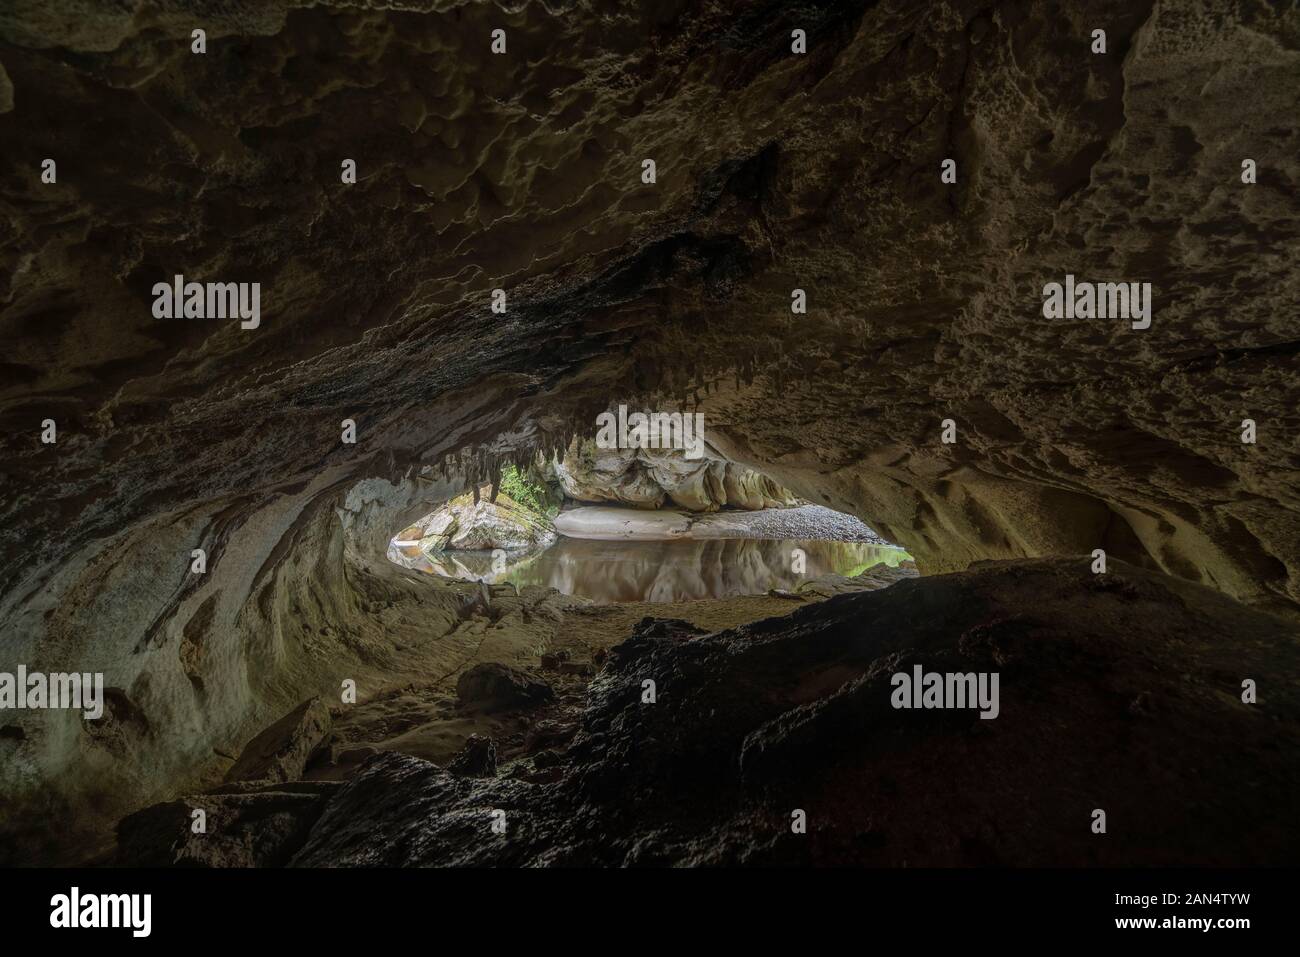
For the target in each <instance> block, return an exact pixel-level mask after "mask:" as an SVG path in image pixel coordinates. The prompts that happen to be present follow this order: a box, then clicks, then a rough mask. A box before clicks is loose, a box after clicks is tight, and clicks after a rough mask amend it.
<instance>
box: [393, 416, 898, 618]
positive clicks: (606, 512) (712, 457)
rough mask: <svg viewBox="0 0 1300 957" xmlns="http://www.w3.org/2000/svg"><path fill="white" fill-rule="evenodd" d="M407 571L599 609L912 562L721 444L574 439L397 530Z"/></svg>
mask: <svg viewBox="0 0 1300 957" xmlns="http://www.w3.org/2000/svg"><path fill="white" fill-rule="evenodd" d="M388 558H389V560H390V561H392V562H394V563H395V564H398V565H401V566H403V567H405V568H408V569H413V570H417V571H420V572H424V573H428V574H430V575H433V576H436V577H439V578H443V579H451V580H455V581H461V582H481V583H484V584H487V585H499V584H509V585H513V586H514V587H515V588H516V590H518V589H522V588H527V587H529V586H540V587H543V588H553V589H555V590H556V591H559V592H561V593H562V594H565V595H572V596H577V597H580V598H584V599H587V600H590V601H592V602H594V603H597V604H610V603H624V602H654V603H672V602H683V601H700V600H718V599H728V598H735V597H741V596H753V595H767V594H774V595H791V596H798V595H799V594H800V593H801V592H805V591H808V590H810V589H812V590H817V589H821V590H823V591H824V590H827V589H829V590H831V591H840V590H851V589H852V588H853V587H854V584H855V583H856V582H857V581H858V580H860V579H863V578H864V576H869V575H870V574H871V570H872V569H874V568H877V567H879V566H884V567H886V568H900V567H902V568H904V569H905V570H910V569H912V568H914V563H913V562H912V559H911V556H910V555H909V554H908V553H907V552H906V551H905V550H904V549H903V548H901V547H900V546H898V545H896V544H894V543H892V542H889V541H887V540H886V539H884V538H883V537H881V536H880V535H879V534H877V533H876V532H875V531H874V530H873V529H872V528H871V527H869V526H868V525H866V524H865V523H863V522H862V521H861V520H860V519H858V518H857V517H855V516H852V515H848V514H845V513H842V512H838V511H835V510H834V509H831V508H829V507H827V506H825V505H820V504H816V503H813V502H809V501H807V500H805V499H802V498H800V497H798V496H797V495H795V494H794V493H793V492H791V491H790V490H789V489H787V488H785V487H784V486H782V485H781V484H779V483H778V482H776V481H774V480H773V479H771V478H769V477H768V476H766V475H764V474H763V473H762V472H760V471H757V470H755V469H753V468H751V467H749V466H746V465H743V464H740V463H737V462H733V461H731V460H729V459H727V458H725V457H724V456H723V455H721V454H720V453H718V452H717V451H716V450H714V449H712V448H709V449H708V450H707V453H706V454H704V455H702V456H698V457H691V456H688V455H685V454H684V453H683V452H682V451H680V450H673V449H662V450H660V449H645V448H633V449H618V448H615V449H605V448H600V447H598V446H597V444H595V443H593V442H592V441H590V440H581V439H575V440H574V441H573V442H571V443H570V444H569V446H568V447H567V448H566V449H565V450H564V451H563V452H562V453H558V454H552V455H550V456H545V455H540V454H539V455H537V456H536V457H534V458H533V459H531V460H529V461H527V462H525V463H524V464H523V465H522V466H517V465H508V466H505V467H504V468H503V469H502V470H501V473H500V476H499V477H498V478H497V479H496V481H495V482H486V483H476V484H474V485H472V486H471V488H470V489H469V490H468V491H465V492H463V493H462V494H460V495H457V496H454V497H452V498H450V499H447V500H445V501H442V502H440V503H439V504H438V505H437V507H436V508H433V509H432V510H430V511H429V512H428V513H427V514H425V515H423V516H422V517H421V518H419V519H418V520H416V521H414V522H411V523H410V524H407V525H406V526H404V527H403V528H402V529H400V530H397V531H396V532H395V533H394V534H393V536H392V538H391V539H390V541H389V543H388Z"/></svg>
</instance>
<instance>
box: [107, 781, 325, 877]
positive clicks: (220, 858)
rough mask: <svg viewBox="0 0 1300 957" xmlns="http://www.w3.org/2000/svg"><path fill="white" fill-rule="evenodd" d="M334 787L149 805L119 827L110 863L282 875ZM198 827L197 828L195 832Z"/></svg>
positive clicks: (270, 788)
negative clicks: (279, 870)
mask: <svg viewBox="0 0 1300 957" xmlns="http://www.w3.org/2000/svg"><path fill="white" fill-rule="evenodd" d="M341 786H342V785H340V784H339V783H338V782H333V781H315V782H305V781H299V782H296V783H293V784H272V785H264V786H261V787H253V788H249V787H248V786H246V785H244V786H241V785H238V784H236V785H227V786H225V787H223V788H216V789H214V790H212V791H209V792H207V793H205V794H198V795H192V796H188V797H183V798H180V799H178V800H175V801H167V802H165V803H163V804H154V805H152V806H150V807H146V808H144V809H142V810H140V811H136V812H135V813H134V814H131V815H129V816H127V817H125V818H123V819H122V820H121V821H120V822H119V823H118V825H117V852H116V855H115V859H114V863H116V864H117V865H119V866H123V867H169V866H177V865H179V866H189V867H281V866H283V865H285V864H287V863H288V861H289V858H290V857H292V856H293V854H294V853H295V852H297V850H298V848H300V847H301V846H302V845H303V843H304V842H305V841H306V840H307V835H308V834H309V833H310V832H311V828H312V825H313V824H315V823H316V819H317V818H319V817H320V815H321V812H322V811H323V810H324V809H325V805H326V804H327V803H328V801H329V799H330V797H331V796H332V795H333V794H334V793H335V792H336V791H337V790H338V789H339V788H340V787H341ZM196 812H202V813H201V814H198V813H196ZM200 820H201V821H202V828H201V829H200V830H198V831H197V832H196V827H197V826H198V822H199V821H200Z"/></svg>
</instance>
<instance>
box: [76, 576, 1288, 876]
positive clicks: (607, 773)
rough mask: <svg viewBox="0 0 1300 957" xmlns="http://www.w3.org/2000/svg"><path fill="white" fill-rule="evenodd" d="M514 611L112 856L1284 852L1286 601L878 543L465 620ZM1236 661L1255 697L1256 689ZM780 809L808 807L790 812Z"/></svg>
mask: <svg viewBox="0 0 1300 957" xmlns="http://www.w3.org/2000/svg"><path fill="white" fill-rule="evenodd" d="M449 587H450V586H449ZM792 608H793V610H792ZM511 616H515V617H518V618H519V619H521V620H522V619H525V618H531V619H533V620H536V619H537V618H541V617H548V618H549V620H550V621H551V622H552V623H556V624H559V625H560V626H561V627H557V628H555V630H554V635H555V641H554V643H553V644H550V645H549V646H548V647H546V648H534V649H532V650H531V651H525V650H524V649H522V648H520V647H519V646H518V643H516V645H515V648H516V654H515V655H513V656H510V655H503V654H495V655H494V654H490V653H489V654H483V653H480V654H479V655H477V656H476V657H477V659H478V660H479V663H478V664H476V665H473V666H469V667H466V668H465V669H463V670H461V671H460V672H459V674H458V675H457V676H456V677H455V680H454V681H453V680H452V677H451V676H448V678H447V679H444V680H442V681H437V682H432V683H429V684H424V685H410V686H404V687H397V688H390V689H388V690H386V691H385V692H383V693H381V694H379V695H376V696H375V697H372V698H370V699H369V700H366V701H364V702H362V703H361V704H359V705H357V706H355V707H351V708H337V707H336V708H327V707H325V705H324V704H323V703H321V701H320V700H319V699H313V700H311V701H308V702H304V704H303V705H302V706H301V707H300V708H298V709H296V710H295V711H294V712H293V713H291V714H289V715H287V716H286V717H285V718H284V719H282V720H281V721H279V722H277V723H276V724H275V725H273V726H272V727H271V728H268V729H267V730H266V731H265V732H263V733H262V734H261V735H259V736H258V737H257V738H256V739H254V740H253V741H252V742H250V743H249V745H248V746H247V747H246V749H245V751H244V754H243V755H242V756H241V757H240V759H239V760H238V761H237V762H236V763H235V764H234V765H230V766H229V770H228V771H227V772H226V777H227V778H228V780H227V781H226V782H225V783H223V784H221V785H218V786H216V787H213V788H209V789H206V790H201V791H197V792H195V793H188V794H185V795H184V796H181V797H179V798H177V799H176V800H173V801H168V802H164V803H161V804H157V805H154V806H151V807H148V808H145V809H144V810H141V811H139V812H136V813H134V814H132V815H130V816H128V817H126V818H125V819H124V820H123V821H121V823H120V824H119V825H118V828H117V836H118V843H117V847H116V849H115V850H114V851H113V852H112V853H111V854H108V855H105V856H104V857H103V858H102V859H101V862H103V863H114V864H124V865H155V866H164V865H173V864H176V865H201V866H212V865H220V866H280V865H289V866H342V865H382V866H405V865H683V864H691V865H698V864H854V865H863V864H865V865H902V866H920V865H988V864H993V865H1048V864H1052V865H1107V864H1110V865H1115V864H1120V865H1124V864H1147V865H1150V864H1180V863H1197V864H1273V863H1282V862H1286V861H1291V860H1294V859H1295V857H1296V855H1297V853H1298V852H1300V835H1298V834H1297V830H1296V828H1295V826H1294V821H1293V820H1292V819H1291V815H1292V812H1293V809H1294V806H1295V804H1294V798H1295V796H1296V795H1297V794H1300V762H1297V759H1296V755H1297V754H1300V644H1298V643H1297V638H1296V630H1295V627H1294V624H1293V623H1292V622H1290V621H1288V620H1286V619H1283V618H1278V617H1275V616H1272V615H1270V614H1267V613H1264V612H1259V611H1254V610H1249V609H1246V608H1243V607H1242V606H1240V605H1238V604H1237V603H1235V602H1232V601H1231V600H1230V599H1227V598H1224V597H1223V596H1221V595H1219V594H1217V593H1215V592H1213V591H1211V590H1209V589H1207V588H1204V587H1202V586H1198V585H1193V584H1189V583H1185V582H1179V581H1177V580H1175V579H1172V578H1169V577H1167V576H1162V575H1160V574H1158V573H1153V572H1150V571H1147V570H1143V569H1138V568H1135V567H1131V566H1126V565H1122V564H1121V565H1118V566H1116V567H1114V568H1112V569H1111V570H1110V571H1109V572H1107V573H1106V574H1104V575H1094V574H1093V573H1092V572H1091V570H1090V567H1089V563H1088V562H1087V561H1086V560H1083V559H1074V560H1072V559H1053V560H1037V561H1020V562H1004V561H998V562H985V563H979V564H977V565H976V566H974V567H973V568H971V569H970V570H968V571H966V572H961V573H956V574H949V575H941V576H934V577H925V578H917V577H915V570H914V569H912V568H910V567H909V568H900V569H885V568H884V567H883V566H877V567H876V568H875V569H873V570H871V571H870V572H868V573H866V574H864V575H863V576H862V577H861V578H860V579H857V580H843V579H841V580H838V581H829V582H819V583H816V584H814V585H812V586H811V587H810V588H809V589H808V590H807V591H806V592H805V593H804V594H802V595H798V596H795V595H785V596H773V595H769V596H762V597H754V598H745V599H736V600H732V601H712V602H695V603H687V604H684V605H678V606H671V605H667V606H666V605H658V606H647V605H625V606H603V607H596V606H584V605H582V604H580V603H575V602H572V601H571V600H567V599H564V598H563V596H557V595H556V594H555V593H553V592H546V593H543V590H541V589H538V590H537V592H536V593H533V594H529V593H527V592H526V593H525V594H524V595H523V596H520V597H519V598H514V597H513V596H512V595H511V594H510V590H509V589H501V588H498V589H494V590H492V589H485V590H483V601H482V604H481V605H480V606H478V607H477V609H476V610H475V612H474V613H473V614H472V615H471V616H470V617H471V618H472V619H476V620H479V621H480V623H481V624H482V625H483V630H484V633H485V641H486V636H487V635H489V634H490V633H491V632H492V630H493V628H496V629H502V621H503V618H505V617H511ZM493 617H496V618H497V622H496V624H495V625H493V624H491V623H490V622H491V619H492V618H493ZM480 651H482V649H480ZM491 658H496V659H497V660H495V661H492V660H486V659H491ZM913 664H923V665H924V666H925V667H926V668H927V669H939V670H949V671H963V672H964V671H996V672H999V673H1000V674H1001V705H1000V715H999V716H998V718H997V719H996V720H991V721H984V720H980V719H979V718H978V714H977V712H975V711H951V710H949V711H920V712H907V711H898V710H894V709H893V708H891V706H890V703H889V698H890V676H891V675H892V674H893V673H894V672H896V671H909V670H910V669H911V667H912V666H913ZM1245 678H1253V679H1254V680H1256V681H1257V683H1258V685H1259V689H1260V691H1259V700H1258V703H1256V704H1245V703H1243V702H1242V700H1241V696H1240V688H1241V683H1242V681H1243V679H1245ZM647 680H650V681H653V682H654V686H655V691H656V693H655V700H654V701H653V702H652V703H651V702H646V701H645V694H644V689H645V687H646V685H645V684H644V683H645V682H646V681H647ZM227 764H229V762H227ZM197 808H202V809H204V811H205V813H206V820H207V833H205V834H202V835H196V834H193V833H192V830H191V822H192V819H193V811H194V810H195V809H197ZM1098 808H1100V809H1104V810H1105V811H1106V813H1107V817H1108V822H1109V825H1108V831H1107V833H1105V834H1103V835H1098V834H1094V833H1093V832H1092V830H1091V829H1090V823H1091V820H1092V817H1091V816H1092V814H1093V811H1094V809H1098ZM796 809H800V810H803V811H805V812H806V815H807V833H806V834H795V833H793V832H792V830H791V827H790V822H791V815H792V813H793V812H794V810H796ZM497 822H501V823H503V824H504V833H498V832H497V831H496V830H494V823H497Z"/></svg>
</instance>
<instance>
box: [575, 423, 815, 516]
mask: <svg viewBox="0 0 1300 957" xmlns="http://www.w3.org/2000/svg"><path fill="white" fill-rule="evenodd" d="M550 471H551V474H552V475H554V476H555V479H556V481H557V482H558V483H559V485H560V488H561V489H563V491H564V495H565V497H567V498H570V499H573V500H574V501H578V502H616V503H618V504H619V505H629V506H631V507H633V508H644V509H658V508H663V507H665V506H668V507H673V506H675V507H677V508H684V509H686V510H688V511H691V512H716V511H718V510H719V509H722V508H732V509H749V510H758V509H764V508H783V507H786V506H792V505H795V504H797V503H798V499H797V498H795V496H794V495H792V494H791V493H790V491H789V490H788V489H784V488H782V487H781V486H780V485H778V484H777V483H776V482H773V481H772V480H771V479H770V478H768V477H767V476H766V475H763V474H762V473H760V472H756V471H754V470H753V469H751V468H747V467H746V466H743V465H737V464H736V463H735V462H728V461H727V460H725V459H722V458H718V457H717V456H716V455H708V456H706V455H704V454H701V455H700V457H699V458H697V459H691V458H688V457H687V455H686V453H685V452H682V451H676V450H658V449H648V448H627V449H602V448H597V447H596V446H595V444H594V443H591V442H585V441H584V442H574V443H573V445H571V446H570V447H569V449H568V453H567V454H566V455H565V457H564V460H563V461H554V462H552V463H550Z"/></svg>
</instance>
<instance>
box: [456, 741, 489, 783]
mask: <svg viewBox="0 0 1300 957" xmlns="http://www.w3.org/2000/svg"><path fill="white" fill-rule="evenodd" d="M447 770H448V771H450V772H451V773H452V774H460V775H464V776H465V777H469V778H490V777H492V776H493V775H494V774H496V773H497V746H496V744H495V743H494V742H493V741H492V739H491V738H488V737H484V736H483V735H481V734H471V735H470V736H469V737H468V738H467V739H466V741H465V746H464V747H463V748H461V749H460V750H459V751H457V752H456V754H455V756H454V757H452V759H451V761H450V762H448V764H447Z"/></svg>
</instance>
